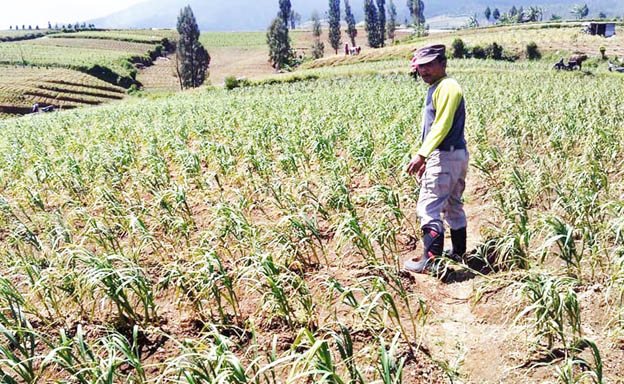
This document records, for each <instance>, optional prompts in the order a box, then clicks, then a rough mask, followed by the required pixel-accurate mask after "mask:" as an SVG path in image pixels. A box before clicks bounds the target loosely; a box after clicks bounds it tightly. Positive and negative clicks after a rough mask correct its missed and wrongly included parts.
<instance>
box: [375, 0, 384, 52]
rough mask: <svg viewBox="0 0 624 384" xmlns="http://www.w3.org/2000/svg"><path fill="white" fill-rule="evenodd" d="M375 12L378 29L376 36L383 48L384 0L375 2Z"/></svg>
mask: <svg viewBox="0 0 624 384" xmlns="http://www.w3.org/2000/svg"><path fill="white" fill-rule="evenodd" d="M377 12H378V16H377V17H378V18H379V19H378V20H377V27H378V28H379V32H377V35H378V37H379V43H380V44H381V46H382V47H383V46H384V45H385V42H386V0H377Z"/></svg>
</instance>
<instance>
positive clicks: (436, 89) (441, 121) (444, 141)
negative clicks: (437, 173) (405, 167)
mask: <svg viewBox="0 0 624 384" xmlns="http://www.w3.org/2000/svg"><path fill="white" fill-rule="evenodd" d="M465 123H466V108H465V105H464V93H463V91H462V89H461V87H460V86H459V83H457V81H455V80H454V79H451V78H449V77H443V78H442V79H440V80H438V81H437V82H436V83H435V84H433V85H432V86H431V87H429V92H427V100H426V102H425V108H424V110H423V134H422V140H423V143H422V146H421V147H420V150H419V151H418V154H419V155H421V156H423V157H425V158H427V157H429V155H430V154H431V152H433V150H435V149H441V150H443V151H449V150H451V149H464V148H466V140H465V139H464V125H465Z"/></svg>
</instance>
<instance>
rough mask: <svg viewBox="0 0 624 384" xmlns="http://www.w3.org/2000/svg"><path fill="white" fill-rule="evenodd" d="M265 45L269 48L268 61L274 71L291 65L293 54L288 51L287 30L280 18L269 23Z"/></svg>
mask: <svg viewBox="0 0 624 384" xmlns="http://www.w3.org/2000/svg"><path fill="white" fill-rule="evenodd" d="M267 45H268V46H269V61H270V62H271V65H272V66H273V68H275V69H276V70H280V69H282V68H284V67H287V66H289V65H290V64H291V62H292V58H293V52H292V50H291V49H290V39H289V38H288V28H287V27H286V23H284V20H283V19H282V18H281V17H276V18H275V19H273V22H271V26H270V27H269V31H268V32H267Z"/></svg>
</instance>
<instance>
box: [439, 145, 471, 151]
mask: <svg viewBox="0 0 624 384" xmlns="http://www.w3.org/2000/svg"><path fill="white" fill-rule="evenodd" d="M437 149H439V150H440V151H444V152H453V151H454V150H456V149H466V144H464V143H462V144H455V145H442V144H440V145H439V146H438V148H437Z"/></svg>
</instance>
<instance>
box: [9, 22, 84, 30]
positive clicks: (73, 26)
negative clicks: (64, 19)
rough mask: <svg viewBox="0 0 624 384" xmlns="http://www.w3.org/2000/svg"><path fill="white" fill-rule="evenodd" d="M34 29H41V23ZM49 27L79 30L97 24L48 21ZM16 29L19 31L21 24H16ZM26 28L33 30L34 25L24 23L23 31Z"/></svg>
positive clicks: (51, 28) (11, 27) (52, 28)
mask: <svg viewBox="0 0 624 384" xmlns="http://www.w3.org/2000/svg"><path fill="white" fill-rule="evenodd" d="M34 29H35V30H36V31H38V30H39V25H35V28H34ZM48 29H49V30H56V31H59V30H62V29H65V30H67V29H73V30H76V31H78V30H88V29H95V24H87V23H73V24H72V23H67V24H61V25H59V24H58V23H56V24H54V26H52V23H50V22H49V21H48ZM9 30H13V26H12V25H10V26H9ZM15 30H16V31H19V30H20V26H19V25H16V26H15ZM25 30H29V31H31V30H33V27H32V25H29V26H28V27H26V25H24V24H22V31H25Z"/></svg>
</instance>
